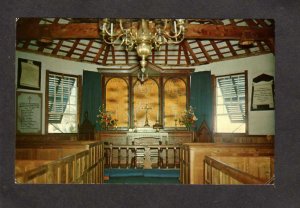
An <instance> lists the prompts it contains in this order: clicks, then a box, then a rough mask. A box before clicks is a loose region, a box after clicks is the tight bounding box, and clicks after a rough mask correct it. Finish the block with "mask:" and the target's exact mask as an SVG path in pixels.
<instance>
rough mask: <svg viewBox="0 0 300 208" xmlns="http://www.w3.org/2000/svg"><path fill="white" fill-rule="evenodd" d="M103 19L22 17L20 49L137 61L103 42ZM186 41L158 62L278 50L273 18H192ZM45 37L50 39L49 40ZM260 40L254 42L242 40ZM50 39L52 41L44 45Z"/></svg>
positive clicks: (197, 61) (157, 56) (154, 58)
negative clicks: (249, 43) (275, 41)
mask: <svg viewBox="0 0 300 208" xmlns="http://www.w3.org/2000/svg"><path fill="white" fill-rule="evenodd" d="M98 21H99V20H98V19H93V18H90V19H86V18H85V19H79V18H76V19H74V18H20V19H18V21H17V43H16V49H17V50H19V51H27V52H33V53H38V54H44V55H48V56H53V57H57V58H63V59H69V60H75V61H80V62H89V63H94V64H97V65H100V66H107V65H116V66H122V65H126V66H128V67H130V66H134V65H136V64H137V63H138V56H137V54H136V52H135V50H133V51H129V52H127V51H126V50H125V49H124V48H123V47H121V46H115V47H112V46H111V45H107V44H106V43H104V42H103V41H102V40H101V38H99V37H100V35H99V29H98ZM188 22H189V24H188V27H187V31H186V35H185V40H184V41H183V42H181V43H180V44H178V45H165V46H163V47H162V48H161V49H160V51H154V50H153V51H152V55H150V56H149V57H148V62H150V63H152V64H155V65H159V66H196V65H202V64H209V63H213V62H217V61H224V60H228V59H233V58H241V57H247V56H255V55H260V54H267V53H274V22H273V21H272V20H269V19H213V20H212V19H189V20H188ZM45 40H46V41H45ZM243 40H255V41H254V43H253V44H252V45H250V46H241V45H240V44H239V41H243ZM47 41H49V42H48V43H45V42H47Z"/></svg>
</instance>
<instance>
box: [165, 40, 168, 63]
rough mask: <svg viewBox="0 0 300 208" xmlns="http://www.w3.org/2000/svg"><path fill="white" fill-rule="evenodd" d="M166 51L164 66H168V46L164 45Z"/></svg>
mask: <svg viewBox="0 0 300 208" xmlns="http://www.w3.org/2000/svg"><path fill="white" fill-rule="evenodd" d="M165 47H166V50H165V65H167V64H168V44H166V46H165Z"/></svg>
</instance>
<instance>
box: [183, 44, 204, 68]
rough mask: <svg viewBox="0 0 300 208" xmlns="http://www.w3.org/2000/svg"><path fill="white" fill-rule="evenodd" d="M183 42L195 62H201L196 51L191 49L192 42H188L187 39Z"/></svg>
mask: <svg viewBox="0 0 300 208" xmlns="http://www.w3.org/2000/svg"><path fill="white" fill-rule="evenodd" d="M183 44H184V46H185V48H186V49H187V50H188V51H189V53H190V54H191V56H192V58H193V60H194V62H195V63H196V64H199V63H200V62H199V60H198V58H197V57H196V55H195V53H194V51H193V50H192V49H191V46H190V44H189V43H188V42H187V40H184V41H183Z"/></svg>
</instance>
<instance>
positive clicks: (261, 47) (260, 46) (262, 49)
mask: <svg viewBox="0 0 300 208" xmlns="http://www.w3.org/2000/svg"><path fill="white" fill-rule="evenodd" d="M257 46H258V47H259V50H260V51H263V52H264V51H265V48H264V47H263V45H262V44H261V42H260V41H257Z"/></svg>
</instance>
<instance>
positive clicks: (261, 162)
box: [204, 156, 274, 184]
mask: <svg viewBox="0 0 300 208" xmlns="http://www.w3.org/2000/svg"><path fill="white" fill-rule="evenodd" d="M273 162H274V161H273V157H255V156H251V157H223V156H221V157H216V156H205V159H204V183H205V184H265V183H268V181H269V180H270V179H271V178H272V176H273V175H274V169H273V168H274V167H273V165H272V163H273Z"/></svg>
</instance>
